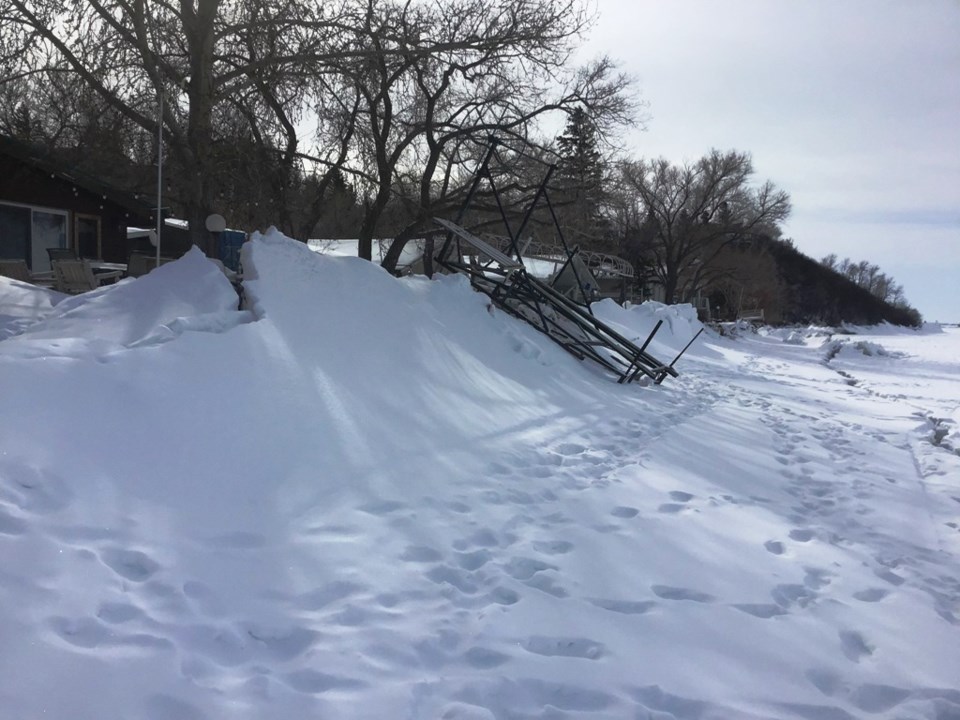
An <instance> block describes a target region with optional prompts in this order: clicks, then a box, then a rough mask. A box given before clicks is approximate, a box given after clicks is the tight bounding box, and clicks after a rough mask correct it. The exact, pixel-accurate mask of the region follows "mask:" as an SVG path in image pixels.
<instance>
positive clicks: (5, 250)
mask: <svg viewBox="0 0 960 720" xmlns="http://www.w3.org/2000/svg"><path fill="white" fill-rule="evenodd" d="M29 249H30V208H26V207H19V206H17V205H0V258H4V259H7V260H26V261H27V263H28V264H29V263H30V254H29Z"/></svg>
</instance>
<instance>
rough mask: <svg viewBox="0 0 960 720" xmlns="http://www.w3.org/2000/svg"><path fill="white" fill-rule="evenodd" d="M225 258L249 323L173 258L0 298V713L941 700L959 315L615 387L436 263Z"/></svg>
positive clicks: (670, 321)
mask: <svg viewBox="0 0 960 720" xmlns="http://www.w3.org/2000/svg"><path fill="white" fill-rule="evenodd" d="M244 252H245V268H246V270H247V275H246V280H245V282H244V289H245V294H246V297H247V299H248V302H249V306H250V310H249V311H246V312H238V311H236V310H235V309H233V308H234V307H235V294H234V291H233V289H232V288H231V287H230V285H229V283H227V282H226V280H225V279H224V278H223V277H222V275H220V274H219V273H218V272H217V271H216V270H215V269H213V266H212V265H210V264H209V263H208V262H207V261H206V260H205V259H203V258H202V256H200V254H199V253H192V254H190V255H188V256H187V257H186V258H184V259H183V260H181V261H178V262H176V263H171V264H169V265H166V266H164V267H162V268H160V269H159V270H157V271H155V272H153V273H151V274H150V275H148V276H146V277H144V278H141V279H138V280H132V281H126V282H124V283H121V284H120V285H118V286H116V287H113V288H105V289H103V290H100V291H98V292H96V293H91V294H88V295H84V296H80V297H77V298H69V299H64V298H63V297H62V296H58V295H56V294H48V293H42V291H36V290H31V289H28V288H27V287H25V286H22V285H18V284H16V283H12V282H11V283H7V282H5V281H3V280H0V283H4V284H2V285H0V338H5V339H3V340H0V398H2V402H0V417H2V425H0V427H2V432H0V557H2V558H3V563H2V564H0V613H2V616H3V618H4V621H3V623H0V648H2V650H0V707H2V708H3V713H2V715H3V716H4V717H10V718H17V719H18V720H19V719H24V720H26V719H32V718H39V717H47V718H70V719H75V718H98V719H99V718H114V717H115V718H148V719H149V720H182V719H188V718H189V719H196V718H208V719H211V720H213V719H215V718H251V719H259V718H264V719H266V718H338V719H339V718H348V719H350V718H371V719H374V718H376V719H380V718H385V717H390V718H415V719H419V718H446V719H454V718H473V719H476V718H526V717H535V718H561V717H568V718H656V719H657V720H669V719H671V718H673V719H675V720H694V719H697V720H706V719H709V718H724V719H725V720H737V719H741V720H743V719H754V718H800V719H804V720H833V719H835V718H836V719H844V718H866V717H871V718H890V719H891V720H892V719H893V718H928V719H930V720H932V719H934V718H938V719H945V718H955V717H958V716H960V687H958V686H960V680H958V678H960V606H958V604H960V580H958V578H960V529H958V515H960V455H958V454H957V451H956V449H957V447H958V446H960V442H958V440H957V437H960V428H958V424H960V416H958V408H960V359H958V358H960V332H958V331H957V330H952V331H944V332H941V333H931V334H922V333H915V332H909V333H904V332H893V331H889V330H888V331H875V332H877V333H880V334H879V335H870V336H867V335H858V336H843V337H842V338H841V337H840V336H834V337H833V338H831V339H825V338H824V337H817V336H816V334H815V333H811V334H809V335H805V334H803V333H800V334H799V335H795V336H794V337H793V338H792V340H791V341H789V342H785V341H784V340H785V338H784V337H780V336H778V335H777V334H776V333H770V334H767V335H750V336H746V337H742V338H739V339H736V340H731V339H726V338H719V337H715V336H708V335H704V336H701V338H700V339H699V340H697V342H696V343H695V344H694V346H693V347H692V348H691V350H690V351H689V352H688V354H687V355H685V356H684V358H683V359H682V360H681V361H680V363H679V365H678V367H679V370H680V372H681V376H680V378H679V379H677V380H672V381H671V380H668V381H667V382H665V383H664V384H663V385H661V386H659V387H648V388H643V387H639V386H637V385H631V386H626V387H624V386H619V385H617V384H616V383H614V382H613V381H611V380H610V379H609V378H608V377H607V376H605V375H603V374H602V372H600V371H599V370H597V369H595V368H593V367H590V366H589V365H586V364H582V363H579V362H577V361H576V360H574V359H573V358H572V357H570V356H569V355H567V354H566V353H564V352H563V351H562V350H561V349H559V348H558V347H556V346H554V345H553V344H552V343H551V342H550V341H549V340H547V339H546V338H544V337H542V336H540V335H539V334H537V333H536V332H535V331H534V330H532V329H531V328H529V327H527V326H525V325H523V324H521V323H519V322H518V321H516V320H515V319H513V318H510V317H508V316H505V315H504V314H503V313H501V312H499V311H495V310H491V309H490V308H489V306H488V303H487V300H486V298H485V297H484V296H482V295H480V294H477V293H474V292H472V291H471V290H470V289H469V287H468V285H467V284H466V283H465V282H464V281H463V280H462V279H460V278H440V279H438V280H436V281H428V280H425V279H410V280H404V281H398V280H395V279H393V278H391V277H390V276H388V275H387V274H386V273H384V272H382V271H381V270H379V269H378V268H376V267H374V266H372V265H370V264H369V263H365V262H362V261H359V260H355V259H349V258H329V257H323V256H318V255H316V254H314V253H313V252H310V251H309V250H307V249H306V248H305V247H303V246H301V245H298V244H296V243H293V242H291V241H287V240H285V239H283V238H282V237H280V236H278V235H275V234H274V235H269V236H267V237H265V238H258V239H256V240H255V241H254V242H252V243H250V244H248V245H247V246H246V247H245V250H244ZM597 312H598V314H599V315H601V316H602V317H603V318H604V319H605V320H606V321H608V322H610V323H612V324H617V325H618V326H619V328H620V329H622V330H623V331H624V332H625V333H626V334H628V335H629V336H631V337H646V334H647V333H648V332H649V330H650V329H652V327H653V325H654V324H655V322H656V320H657V319H664V320H665V323H664V327H663V328H662V329H661V330H660V332H659V334H658V336H657V340H656V341H655V342H654V344H653V345H652V346H651V351H652V352H653V354H654V355H656V356H658V357H661V358H667V359H669V358H671V357H672V356H673V355H674V354H675V353H676V352H677V351H678V350H679V349H680V348H681V347H683V345H684V344H686V342H687V341H688V340H689V339H690V337H692V335H693V333H695V332H696V329H698V326H697V325H696V320H695V319H693V318H692V316H691V315H690V314H689V312H688V311H687V310H685V309H683V308H664V307H662V306H659V307H658V306H652V305H651V306H640V307H634V308H630V309H627V310H623V309H621V308H618V307H616V306H614V305H612V304H607V303H602V304H600V305H599V306H598V307H597ZM864 332H873V331H864ZM837 339H840V340H843V341H844V342H842V343H841V344H840V345H837V344H836V343H834V340H837ZM857 343H865V344H864V345H862V346H860V347H858V346H857ZM864 348H868V349H870V350H871V352H870V353H865V352H864V351H863V350H864ZM876 348H882V349H883V352H878V351H877V350H876Z"/></svg>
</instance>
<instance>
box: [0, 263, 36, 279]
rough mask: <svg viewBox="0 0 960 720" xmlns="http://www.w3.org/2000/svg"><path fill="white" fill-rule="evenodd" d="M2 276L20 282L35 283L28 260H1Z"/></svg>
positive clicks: (0, 269)
mask: <svg viewBox="0 0 960 720" xmlns="http://www.w3.org/2000/svg"><path fill="white" fill-rule="evenodd" d="M0 275H3V276H4V277H8V278H13V279H14V280H19V281H20V282H25V283H28V282H33V280H32V279H31V277H30V269H29V268H28V267H27V261H26V260H0Z"/></svg>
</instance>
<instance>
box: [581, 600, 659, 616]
mask: <svg viewBox="0 0 960 720" xmlns="http://www.w3.org/2000/svg"><path fill="white" fill-rule="evenodd" d="M589 602H590V603H591V604H592V605H596V606H597V607H598V608H603V609H604V610H609V611H610V612H615V613H620V614H621V615H643V614H644V613H647V612H650V610H652V609H653V608H655V607H656V606H657V603H656V601H654V600H609V599H605V598H591V599H589Z"/></svg>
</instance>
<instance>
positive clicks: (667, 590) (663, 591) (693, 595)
mask: <svg viewBox="0 0 960 720" xmlns="http://www.w3.org/2000/svg"><path fill="white" fill-rule="evenodd" d="M650 589H651V590H653V594H654V595H656V596H657V597H660V598H663V599H664V600H692V601H693V602H698V603H711V602H713V601H714V600H716V598H715V597H714V596H713V595H710V594H709V593H704V592H700V591H699V590H691V589H690V588H682V587H673V586H671V585H651V586H650Z"/></svg>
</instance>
